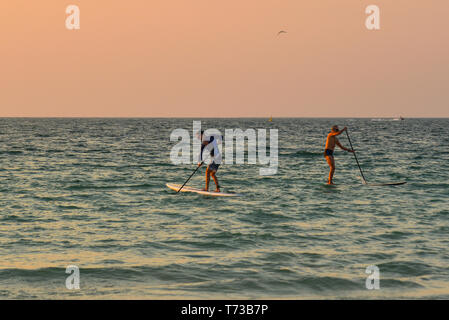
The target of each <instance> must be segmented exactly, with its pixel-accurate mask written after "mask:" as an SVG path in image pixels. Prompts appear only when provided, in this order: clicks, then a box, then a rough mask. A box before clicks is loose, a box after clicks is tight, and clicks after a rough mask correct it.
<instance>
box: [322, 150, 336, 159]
mask: <svg viewBox="0 0 449 320" xmlns="http://www.w3.org/2000/svg"><path fill="white" fill-rule="evenodd" d="M327 156H329V157H333V156H334V150H331V149H326V150H324V157H325V158H326V157H327Z"/></svg>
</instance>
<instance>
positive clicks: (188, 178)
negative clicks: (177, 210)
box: [176, 161, 204, 193]
mask: <svg viewBox="0 0 449 320" xmlns="http://www.w3.org/2000/svg"><path fill="white" fill-rule="evenodd" d="M203 163H204V161H202V162H201V165H203ZM200 167H201V166H198V167H196V169H195V171H193V173H192V174H191V175H190V177H189V178H188V179H187V180H186V182H184V184H183V185H182V186H181V188H179V190H178V191H176V193H178V192H179V191H181V189H182V188H184V186H185V185H186V184H187V182H189V180H190V178H192V177H193V175H194V174H195V173H196V172H197V171H198V169H199V168H200Z"/></svg>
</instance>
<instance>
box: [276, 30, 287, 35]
mask: <svg viewBox="0 0 449 320" xmlns="http://www.w3.org/2000/svg"><path fill="white" fill-rule="evenodd" d="M281 33H287V31H284V30H281V31H279V32H278V35H280V34H281Z"/></svg>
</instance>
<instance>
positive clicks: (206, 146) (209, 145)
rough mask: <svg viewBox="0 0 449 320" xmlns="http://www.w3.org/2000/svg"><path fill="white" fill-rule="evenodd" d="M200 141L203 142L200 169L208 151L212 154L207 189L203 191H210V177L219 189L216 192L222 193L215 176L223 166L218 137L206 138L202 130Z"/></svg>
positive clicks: (207, 170) (207, 173) (199, 158)
mask: <svg viewBox="0 0 449 320" xmlns="http://www.w3.org/2000/svg"><path fill="white" fill-rule="evenodd" d="M200 140H201V152H200V154H199V156H198V167H201V165H202V164H203V162H204V159H205V157H206V156H205V155H206V154H207V151H209V152H210V153H209V154H210V158H211V162H210V163H209V165H208V166H207V169H206V188H204V189H203V190H204V191H209V181H210V177H212V179H213V180H214V182H215V185H216V187H217V188H216V189H215V192H220V185H219V184H218V179H217V176H216V175H215V174H216V173H217V171H218V167H219V166H220V164H221V154H220V151H219V150H218V145H217V137H216V136H209V137H205V136H204V130H201V133H200Z"/></svg>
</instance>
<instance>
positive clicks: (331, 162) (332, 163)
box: [326, 156, 335, 184]
mask: <svg viewBox="0 0 449 320" xmlns="http://www.w3.org/2000/svg"><path fill="white" fill-rule="evenodd" d="M326 161H327V164H328V165H329V167H330V170H329V179H328V180H327V184H334V183H333V181H332V179H333V178H334V173H335V161H334V157H330V156H326Z"/></svg>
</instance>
